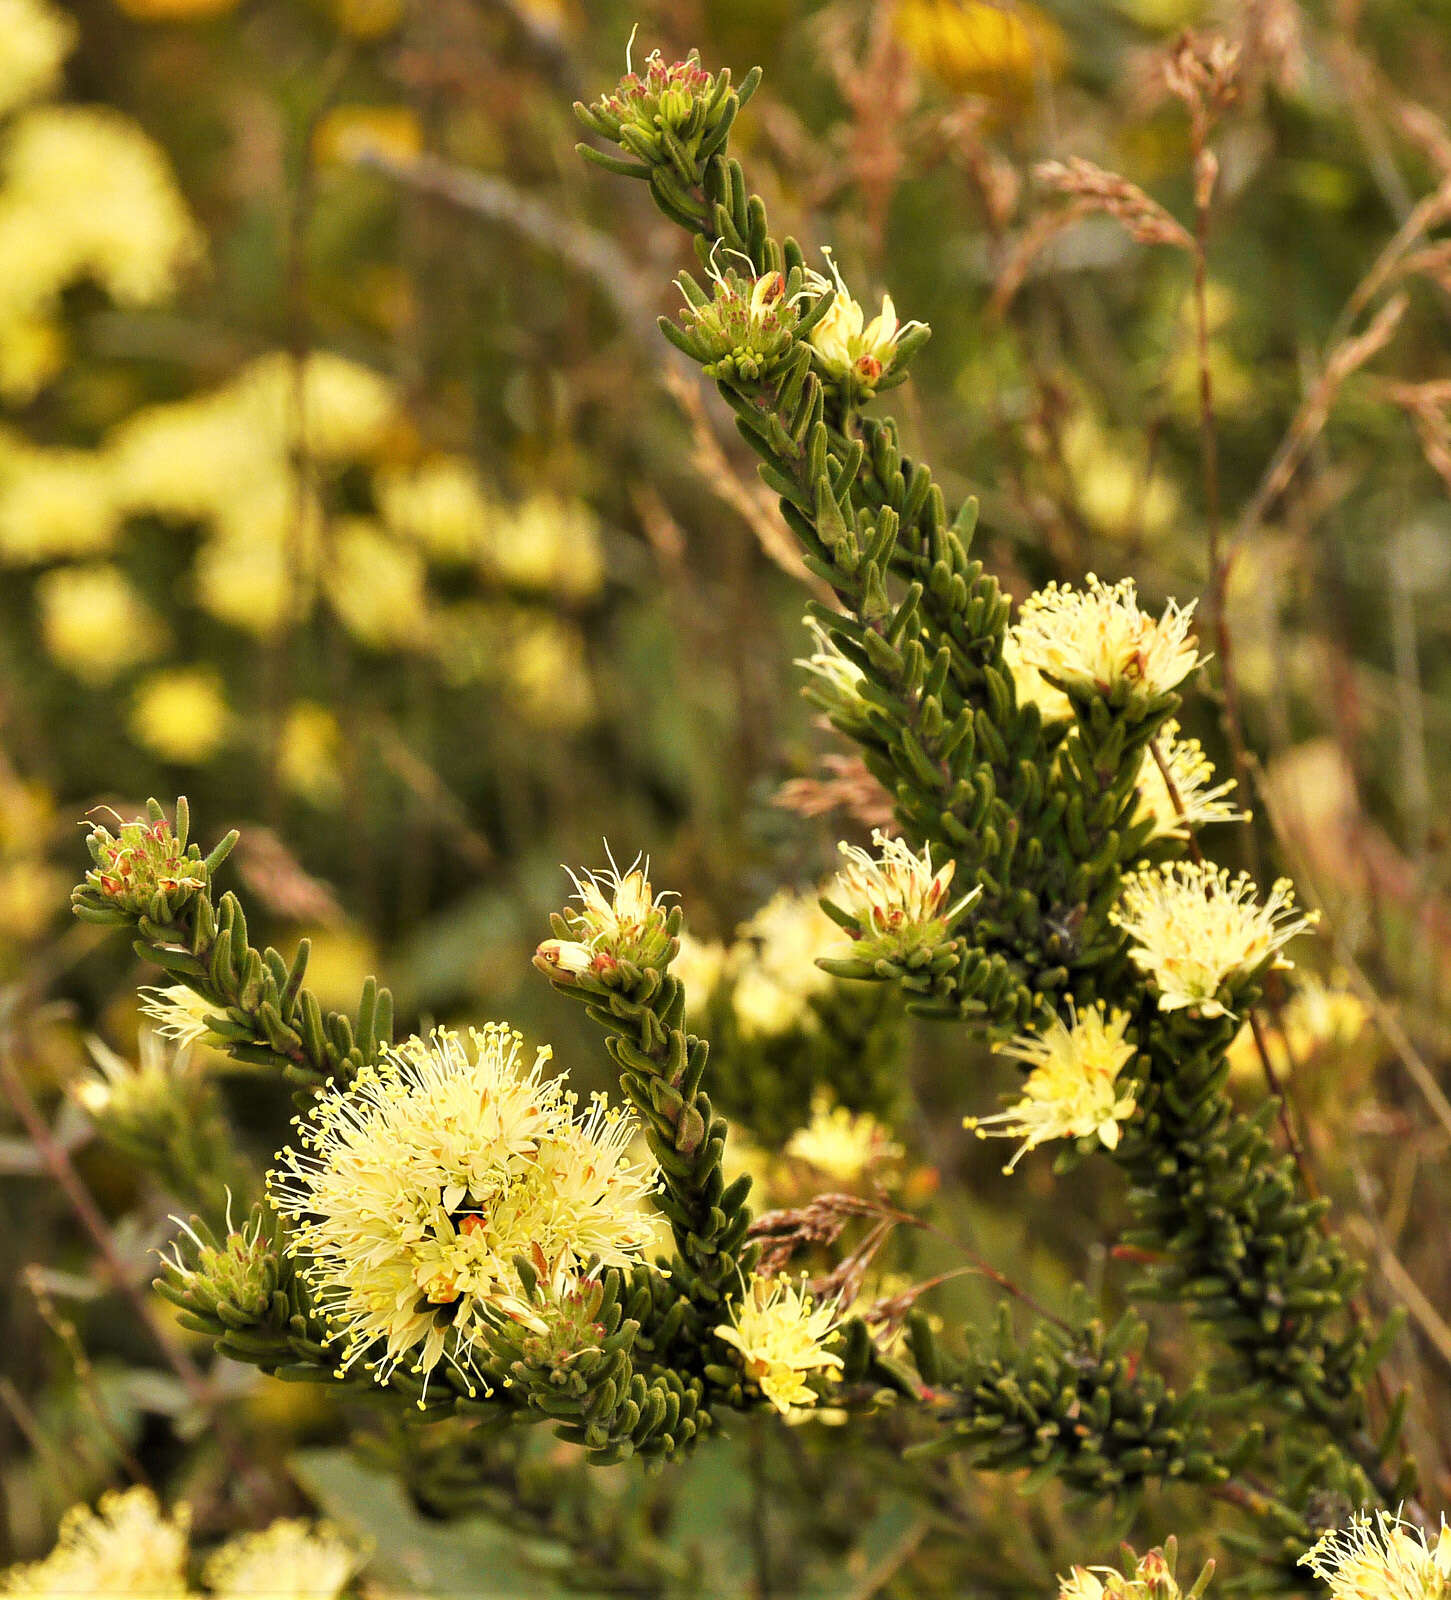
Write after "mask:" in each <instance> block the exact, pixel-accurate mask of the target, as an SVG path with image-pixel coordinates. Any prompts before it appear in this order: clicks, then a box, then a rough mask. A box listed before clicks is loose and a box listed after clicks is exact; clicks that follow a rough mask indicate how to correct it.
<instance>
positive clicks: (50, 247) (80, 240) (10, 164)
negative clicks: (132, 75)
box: [0, 106, 202, 321]
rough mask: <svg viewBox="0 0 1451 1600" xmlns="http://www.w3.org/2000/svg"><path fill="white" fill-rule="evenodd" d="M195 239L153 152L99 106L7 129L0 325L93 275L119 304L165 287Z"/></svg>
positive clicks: (152, 297)
mask: <svg viewBox="0 0 1451 1600" xmlns="http://www.w3.org/2000/svg"><path fill="white" fill-rule="evenodd" d="M201 249H202V240H201V235H200V233H199V232H198V231H197V228H196V225H195V224H194V223H193V221H192V219H191V217H190V215H189V213H188V212H187V209H186V206H185V204H184V202H183V201H182V198H181V196H180V194H179V193H178V192H177V189H176V184H175V182H174V180H173V178H172V174H171V170H170V167H169V166H168V164H167V162H166V158H165V157H164V156H163V155H162V153H161V151H160V150H159V149H158V148H157V147H156V145H154V144H153V143H152V142H151V140H150V139H148V138H147V137H146V135H145V134H144V133H143V132H142V131H141V129H140V128H138V127H137V126H136V124H135V123H133V122H130V121H128V120H127V119H126V118H125V117H123V116H121V115H119V114H118V113H117V112H114V111H111V110H109V109H108V108H105V107H101V106H39V107H37V108H35V109H34V110H31V111H27V112H25V113H23V114H22V115H21V116H20V117H19V118H18V119H17V120H16V122H15V124H14V126H13V127H12V128H11V130H10V134H9V138H8V141H7V143H6V147H5V151H4V157H3V166H0V259H4V260H5V262H6V272H5V280H4V284H3V286H0V321H3V320H6V319H5V315H4V314H5V312H6V311H7V310H9V309H10V308H14V309H15V310H17V311H31V312H33V311H34V310H35V309H37V308H40V307H49V306H50V304H51V303H52V302H53V301H54V298H55V296H56V295H57V294H58V293H59V292H60V290H61V289H63V288H64V287H65V286H66V285H67V284H69V283H72V282H74V281H76V280H77V279H80V278H93V279H94V280H95V281H96V282H97V283H99V284H100V285H101V286H102V287H103V288H104V289H105V290H106V292H107V293H108V294H109V295H110V296H111V297H112V298H113V299H114V300H116V301H118V302H120V303H121V304H123V305H148V304H152V303H154V302H155V301H157V300H161V299H164V298H165V297H166V296H167V295H169V294H170V293H171V292H172V290H173V289H174V288H175V286H176V283H177V280H178V277H179V275H180V273H181V271H182V270H183V268H185V267H186V266H188V265H190V264H191V263H192V262H193V261H194V260H196V258H197V257H198V256H199V255H200V253H201Z"/></svg>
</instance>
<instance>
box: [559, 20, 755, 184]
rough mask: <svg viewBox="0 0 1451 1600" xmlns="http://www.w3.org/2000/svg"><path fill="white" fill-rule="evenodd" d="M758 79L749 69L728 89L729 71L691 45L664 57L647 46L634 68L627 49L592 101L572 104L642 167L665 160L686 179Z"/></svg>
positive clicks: (695, 173)
mask: <svg viewBox="0 0 1451 1600" xmlns="http://www.w3.org/2000/svg"><path fill="white" fill-rule="evenodd" d="M631 42H632V43H633V36H632V40H631ZM759 80H760V73H759V72H754V73H752V74H751V75H750V76H748V77H747V78H746V79H745V80H744V81H743V82H742V84H741V86H740V88H739V90H737V91H736V92H735V93H734V94H733V93H732V92H731V75H730V73H729V71H721V72H707V71H706V69H705V68H704V67H703V66H701V64H700V54H699V52H698V51H695V50H692V51H691V52H690V54H689V55H688V56H686V57H685V59H684V60H682V61H669V62H667V61H666V60H665V58H664V57H663V56H662V55H661V54H660V52H659V51H658V50H654V51H651V53H650V55H649V56H648V57H647V58H646V60H645V65H644V67H643V69H642V70H641V71H639V72H636V71H635V70H634V67H633V65H632V64H631V61H630V55H629V51H628V50H627V51H626V53H625V75H624V77H623V78H621V79H620V81H619V82H618V83H617V84H616V85H615V87H614V88H613V89H612V90H611V91H610V92H609V93H608V94H606V95H602V96H601V97H600V98H599V99H598V100H596V101H594V102H593V104H591V105H588V106H584V105H578V104H577V105H576V106H575V108H574V109H575V114H576V115H577V116H578V117H579V118H580V120H581V121H582V122H583V123H584V124H585V125H586V127H589V128H593V129H594V131H595V132H596V133H598V134H600V135H601V136H602V137H604V138H606V139H609V140H610V141H611V142H612V143H614V144H617V145H618V146H619V147H620V149H622V150H623V151H625V152H626V153H627V154H628V155H631V156H634V157H636V158H637V159H638V160H640V161H643V162H645V163H646V169H647V170H648V169H649V168H658V167H659V166H661V165H664V164H668V165H671V166H673V167H674V168H675V171H676V175H677V177H679V178H680V179H681V180H683V181H684V182H685V183H686V184H690V183H694V182H696V181H697V179H698V177H699V172H700V168H701V167H702V166H703V165H704V163H705V162H706V161H707V160H709V158H710V157H711V156H712V155H714V154H715V152H716V151H717V150H719V149H720V148H721V146H722V145H723V144H724V143H725V140H726V135H727V134H728V133H729V132H730V125H731V122H732V121H733V120H734V118H735V113H736V111H737V109H738V108H739V106H740V105H741V104H742V103H743V102H744V101H746V100H747V99H749V98H750V96H751V94H752V92H753V91H754V90H755V87H756V84H757V82H759ZM596 159H598V158H596ZM626 170H632V171H634V170H636V169H629V168H627V169H626ZM636 175H638V176H643V175H644V173H643V172H641V171H637V173H636Z"/></svg>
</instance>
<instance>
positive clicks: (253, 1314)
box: [156, 1198, 281, 1333]
mask: <svg viewBox="0 0 1451 1600" xmlns="http://www.w3.org/2000/svg"><path fill="white" fill-rule="evenodd" d="M173 1221H175V1222H177V1224H178V1225H179V1226H180V1228H181V1230H182V1232H183V1233H184V1234H185V1235H186V1237H187V1239H188V1241H189V1242H190V1244H191V1247H192V1256H193V1258H192V1259H191V1260H190V1261H188V1260H187V1258H186V1257H185V1256H184V1255H183V1254H182V1246H181V1241H180V1240H178V1241H176V1242H175V1243H174V1244H173V1245H172V1247H171V1253H170V1254H169V1255H163V1256H162V1258H161V1262H162V1266H163V1267H164V1268H165V1275H164V1276H163V1277H161V1278H160V1279H158V1280H157V1284H156V1288H157V1292H158V1293H160V1294H162V1295H164V1296H165V1297H166V1298H167V1299H168V1300H170V1301H171V1302H172V1304H173V1305H175V1306H178V1307H179V1308H180V1309H181V1310H182V1311H183V1312H184V1313H186V1315H187V1317H189V1318H190V1319H191V1322H192V1325H193V1326H195V1327H198V1328H199V1329H201V1330H202V1331H204V1332H209V1333H214V1332H215V1331H216V1327H217V1325H220V1327H221V1328H222V1329H223V1330H224V1332H225V1331H226V1330H233V1331H235V1330H239V1329H242V1328H246V1327H249V1326H255V1325H256V1324H257V1323H259V1322H262V1321H264V1320H265V1319H266V1318H267V1316H268V1314H269V1312H270V1311H271V1310H272V1300H273V1296H274V1295H275V1294H276V1293H277V1290H278V1288H279V1284H280V1271H281V1268H280V1262H279V1256H278V1250H277V1246H276V1243H275V1241H274V1240H273V1238H272V1236H271V1231H270V1229H269V1228H268V1224H267V1214H266V1213H265V1212H264V1211H263V1209H262V1208H261V1207H260V1206H258V1207H257V1208H256V1209H255V1210H254V1211H253V1213H252V1215H251V1216H250V1217H248V1219H247V1220H246V1221H245V1222H244V1223H243V1224H242V1226H241V1227H240V1228H238V1227H235V1226H234V1225H233V1223H232V1210H231V1202H230V1198H229V1200H228V1205H227V1219H226V1234H225V1235H224V1237H223V1238H222V1239H221V1240H220V1241H219V1240H218V1239H217V1238H216V1236H215V1235H214V1234H213V1233H212V1231H211V1229H210V1228H208V1227H207V1226H206V1224H205V1223H204V1222H202V1221H201V1220H200V1219H199V1218H197V1217H193V1218H192V1219H191V1221H190V1222H182V1221H181V1219H180V1218H173Z"/></svg>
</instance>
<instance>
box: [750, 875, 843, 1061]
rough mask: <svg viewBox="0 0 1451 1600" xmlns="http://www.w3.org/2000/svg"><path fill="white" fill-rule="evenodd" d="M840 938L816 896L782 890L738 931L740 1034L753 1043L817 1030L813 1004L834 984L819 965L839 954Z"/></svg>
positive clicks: (817, 1022) (838, 929) (837, 930)
mask: <svg viewBox="0 0 1451 1600" xmlns="http://www.w3.org/2000/svg"><path fill="white" fill-rule="evenodd" d="M841 937H842V934H841V929H840V928H839V927H837V925H836V924H835V923H834V922H833V921H832V920H831V918H830V917H828V916H827V915H826V913H825V912H824V911H823V910H822V909H821V907H820V906H819V905H818V904H817V899H816V896H815V895H814V894H809V893H808V894H801V893H799V892H797V891H796V890H794V889H778V890H777V891H776V893H775V894H774V895H772V896H771V898H770V899H769V900H768V901H767V902H766V904H765V905H763V906H762V907H761V909H760V910H759V911H757V912H756V914H755V915H754V916H753V917H751V918H750V919H749V921H747V922H744V923H742V924H741V926H740V927H739V928H737V930H736V944H735V945H734V946H733V948H732V949H731V952H730V955H729V958H728V961H727V976H728V977H729V978H730V980H731V1009H732V1011H733V1013H734V1015H735V1020H736V1026H737V1027H738V1028H739V1029H740V1031H741V1032H742V1033H743V1034H744V1035H746V1036H747V1037H748V1038H752V1037H766V1038H777V1037H779V1036H780V1035H782V1034H785V1033H790V1032H791V1031H793V1030H794V1029H797V1028H802V1029H806V1030H808V1031H809V1030H813V1029H815V1028H816V1027H817V1026H818V1025H819V1019H818V1017H817V1015H816V1012H815V1011H814V1010H813V1009H812V1006H811V1000H812V998H813V997H814V996H816V995H820V994H824V993H826V991H827V990H829V989H830V988H831V984H832V979H831V976H830V974H829V973H826V972H823V971H822V970H821V968H820V967H818V966H817V965H816V960H817V957H818V956H824V955H828V954H830V953H831V952H832V951H833V950H839V949H840V947H841Z"/></svg>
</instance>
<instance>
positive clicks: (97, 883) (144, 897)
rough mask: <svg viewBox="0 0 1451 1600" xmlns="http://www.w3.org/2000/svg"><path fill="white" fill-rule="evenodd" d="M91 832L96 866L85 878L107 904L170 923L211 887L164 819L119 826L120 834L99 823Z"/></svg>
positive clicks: (89, 842) (196, 859)
mask: <svg viewBox="0 0 1451 1600" xmlns="http://www.w3.org/2000/svg"><path fill="white" fill-rule="evenodd" d="M158 810H159V808H158ZM118 821H119V819H118ZM90 828H91V832H90V836H89V838H88V839H87V841H86V843H87V846H88V847H89V849H90V852H91V859H92V860H93V861H94V863H95V865H94V866H93V867H92V868H91V869H90V871H89V872H87V873H86V882H85V886H86V888H87V889H89V890H90V891H91V892H92V893H93V894H94V895H95V896H96V897H98V898H99V899H100V900H101V902H102V903H103V904H105V905H107V906H110V907H112V908H114V909H115V910H117V911H122V912H126V913H128V914H129V915H131V916H135V917H151V918H152V919H153V920H154V921H157V922H165V921H169V920H171V918H172V917H173V916H174V915H175V913H176V911H178V910H179V909H180V908H181V907H182V906H183V905H185V903H186V902H187V901H188V900H189V899H190V898H191V897H192V896H193V895H194V894H196V893H197V892H198V891H199V890H201V889H204V888H205V887H206V881H207V880H206V870H205V867H204V866H203V863H202V861H201V858H200V857H199V856H198V855H196V853H195V852H194V851H189V850H188V849H187V847H186V843H185V840H184V839H182V838H179V837H178V836H177V834H176V833H175V832H174V831H173V829H172V826H171V824H170V823H169V822H168V821H167V820H166V818H165V817H161V816H157V817H146V818H140V817H138V818H137V819H136V820H135V821H134V822H123V823H120V827H119V831H118V832H117V833H115V834H112V833H111V832H110V830H109V829H107V828H104V827H102V826H101V824H100V823H91V824H90Z"/></svg>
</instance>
